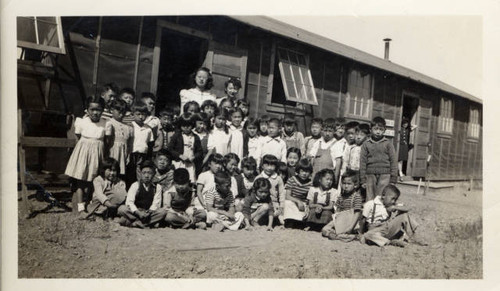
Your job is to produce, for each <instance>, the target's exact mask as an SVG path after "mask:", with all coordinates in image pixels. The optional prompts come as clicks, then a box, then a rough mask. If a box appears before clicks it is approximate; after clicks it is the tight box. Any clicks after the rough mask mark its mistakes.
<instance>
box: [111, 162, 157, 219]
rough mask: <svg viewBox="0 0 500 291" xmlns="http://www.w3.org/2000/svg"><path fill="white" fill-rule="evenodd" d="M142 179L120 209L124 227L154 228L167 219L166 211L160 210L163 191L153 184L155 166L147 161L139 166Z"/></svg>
mask: <svg viewBox="0 0 500 291" xmlns="http://www.w3.org/2000/svg"><path fill="white" fill-rule="evenodd" d="M139 168H140V174H141V175H140V178H139V181H137V182H134V183H133V184H132V186H130V189H129V190H128V193H127V199H126V201H125V205H122V206H120V207H119V208H118V215H119V216H121V219H120V221H119V223H120V225H122V226H131V227H138V228H144V227H147V226H149V227H153V226H154V225H155V224H156V223H159V222H161V221H163V220H164V219H165V215H166V210H164V209H162V208H160V206H161V199H162V189H161V186H160V185H156V186H155V185H154V184H153V177H154V175H155V166H154V164H153V162H151V161H149V160H146V161H144V162H142V163H141V164H140V165H139Z"/></svg>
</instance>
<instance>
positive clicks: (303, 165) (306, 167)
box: [295, 159, 313, 174]
mask: <svg viewBox="0 0 500 291" xmlns="http://www.w3.org/2000/svg"><path fill="white" fill-rule="evenodd" d="M300 170H302V171H305V172H309V173H312V172H313V166H312V164H311V161H310V160H309V159H300V160H299V162H298V163H297V166H296V167H295V173H296V174H298V173H299V171H300Z"/></svg>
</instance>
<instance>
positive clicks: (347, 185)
mask: <svg viewBox="0 0 500 291" xmlns="http://www.w3.org/2000/svg"><path fill="white" fill-rule="evenodd" d="M358 179H359V178H358V174H357V173H356V172H354V171H347V172H345V173H344V175H343V176H342V192H341V195H340V196H339V197H338V198H337V201H336V202H335V206H334V208H335V214H334V216H333V220H332V221H331V222H330V223H328V224H327V225H326V226H325V227H323V229H322V231H321V233H322V234H323V236H325V237H328V238H330V239H340V240H343V241H345V242H347V241H352V240H354V239H355V238H356V235H355V234H354V229H355V228H356V225H357V224H358V222H359V219H360V218H361V211H362V210H363V201H362V199H361V194H360V193H359V190H358V187H359V181H358Z"/></svg>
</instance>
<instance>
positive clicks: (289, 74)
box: [278, 48, 318, 105]
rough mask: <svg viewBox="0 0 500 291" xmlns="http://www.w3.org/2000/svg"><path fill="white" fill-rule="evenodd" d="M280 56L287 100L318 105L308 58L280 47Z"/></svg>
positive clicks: (280, 66)
mask: <svg viewBox="0 0 500 291" xmlns="http://www.w3.org/2000/svg"><path fill="white" fill-rule="evenodd" d="M278 57H279V69H280V75H281V80H282V82H283V88H284V91H285V97H286V100H287V101H294V102H298V103H306V104H311V105H318V101H317V99H316V93H315V92H314V85H313V82H312V78H311V71H310V70H309V65H308V63H309V60H308V58H307V57H306V56H305V55H303V54H301V53H299V52H295V51H291V50H287V49H284V48H279V49H278Z"/></svg>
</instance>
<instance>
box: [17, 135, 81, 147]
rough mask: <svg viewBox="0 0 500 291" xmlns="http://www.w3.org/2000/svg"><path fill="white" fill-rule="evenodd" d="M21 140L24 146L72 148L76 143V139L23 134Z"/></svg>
mask: <svg viewBox="0 0 500 291" xmlns="http://www.w3.org/2000/svg"><path fill="white" fill-rule="evenodd" d="M19 140H20V142H21V146H24V147H41V148H46V147H49V148H72V147H74V146H75V144H76V140H74V139H67V138H56V137H34V136H21V137H20V139H19Z"/></svg>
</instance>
